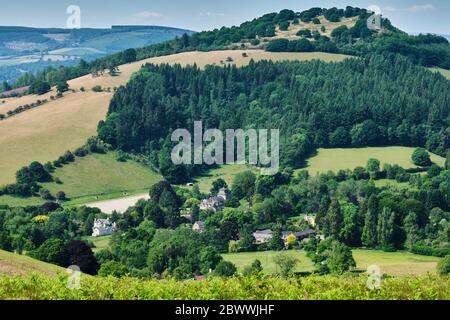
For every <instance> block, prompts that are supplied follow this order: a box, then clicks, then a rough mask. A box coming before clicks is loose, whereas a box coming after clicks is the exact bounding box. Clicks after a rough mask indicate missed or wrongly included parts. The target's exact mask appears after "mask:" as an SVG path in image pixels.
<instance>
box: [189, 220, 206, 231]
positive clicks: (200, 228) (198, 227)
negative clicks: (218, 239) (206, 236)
mask: <svg viewBox="0 0 450 320" xmlns="http://www.w3.org/2000/svg"><path fill="white" fill-rule="evenodd" d="M192 230H193V231H195V232H199V233H202V232H204V231H205V223H204V222H203V221H197V222H196V223H194V225H193V226H192Z"/></svg>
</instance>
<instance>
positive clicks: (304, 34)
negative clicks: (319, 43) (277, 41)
mask: <svg viewBox="0 0 450 320" xmlns="http://www.w3.org/2000/svg"><path fill="white" fill-rule="evenodd" d="M297 36H299V37H305V38H312V33H311V30H308V29H302V30H300V31H298V32H297Z"/></svg>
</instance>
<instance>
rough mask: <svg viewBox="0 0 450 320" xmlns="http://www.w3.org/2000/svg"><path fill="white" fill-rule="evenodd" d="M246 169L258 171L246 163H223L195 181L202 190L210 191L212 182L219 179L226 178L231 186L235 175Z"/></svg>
mask: <svg viewBox="0 0 450 320" xmlns="http://www.w3.org/2000/svg"><path fill="white" fill-rule="evenodd" d="M245 171H253V172H254V173H255V174H257V173H258V169H257V168H255V167H253V166H249V165H245V164H235V165H232V164H230V165H222V166H220V167H219V168H215V169H211V170H209V171H208V173H206V174H205V175H204V176H202V177H198V178H197V179H196V180H195V183H197V184H198V187H199V189H200V191H201V192H204V193H208V192H209V191H210V190H211V188H212V183H213V182H214V181H215V180H217V179H223V180H225V182H226V183H227V185H228V187H229V188H231V187H232V185H233V179H234V177H235V176H236V175H238V174H240V173H242V172H245Z"/></svg>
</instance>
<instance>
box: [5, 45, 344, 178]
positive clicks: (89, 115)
mask: <svg viewBox="0 0 450 320" xmlns="http://www.w3.org/2000/svg"><path fill="white" fill-rule="evenodd" d="M244 52H245V53H247V55H248V56H247V57H243V53H244ZM228 57H230V58H231V59H232V60H233V61H231V62H226V60H227V58H228ZM348 57H349V56H345V55H338V54H328V53H270V52H265V51H262V50H235V51H231V50H222V51H212V52H185V53H180V54H174V55H169V56H163V57H156V58H150V59H146V60H143V61H138V62H135V63H130V64H126V65H123V66H120V67H119V71H120V72H119V74H118V75H117V76H114V77H112V76H109V75H105V76H101V77H95V78H94V77H92V76H91V75H86V76H84V77H80V78H77V79H74V80H71V81H69V86H70V88H71V89H75V90H76V92H75V93H73V92H67V93H65V94H64V97H63V98H61V99H57V100H55V101H51V100H50V97H51V96H52V95H53V96H56V90H55V89H54V88H53V90H52V91H50V92H48V93H46V94H44V95H41V96H36V95H27V96H23V97H20V98H15V99H9V100H7V101H6V102H5V103H4V104H2V105H0V108H1V111H0V112H1V113H6V112H7V111H9V110H14V109H15V108H17V107H19V106H22V105H25V104H31V103H35V102H36V101H37V100H38V99H39V100H44V99H47V100H48V101H49V102H48V103H46V104H44V105H42V106H40V107H37V108H34V109H32V110H28V111H25V112H23V113H21V114H18V115H16V116H14V117H11V118H8V119H5V120H3V121H1V122H0V145H1V146H2V152H0V185H2V184H7V183H12V182H14V174H15V172H16V171H17V170H18V169H20V168H21V167H22V166H25V165H28V164H29V163H31V162H32V161H40V162H43V163H45V162H47V161H53V160H56V159H57V158H58V157H59V156H61V155H62V154H63V153H64V152H65V151H67V150H74V149H76V148H77V147H80V146H81V145H83V144H84V143H85V142H86V140H87V139H88V138H89V137H91V136H93V135H95V134H96V129H97V124H98V122H99V121H100V120H103V119H105V117H106V113H107V110H108V106H109V102H110V100H111V97H112V95H113V93H111V92H100V93H95V92H92V91H91V89H92V87H94V86H97V85H99V86H101V87H103V88H114V87H119V86H121V85H125V84H126V83H127V82H128V80H129V79H130V76H131V75H132V74H133V73H134V72H136V71H138V70H139V69H140V67H141V66H142V65H143V64H145V63H155V64H160V63H168V64H177V63H178V64H181V65H188V64H194V63H197V65H198V66H199V67H205V66H206V65H208V64H215V65H218V66H221V65H225V64H230V63H231V64H235V65H237V66H243V65H245V64H248V63H249V62H250V60H251V59H253V60H255V61H260V60H265V59H268V60H274V61H281V60H303V61H305V60H313V59H318V60H323V61H326V62H332V61H342V60H344V59H346V58H348ZM81 87H84V88H85V90H86V92H81V91H80V88H81Z"/></svg>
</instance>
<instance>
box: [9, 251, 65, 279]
mask: <svg viewBox="0 0 450 320" xmlns="http://www.w3.org/2000/svg"><path fill="white" fill-rule="evenodd" d="M30 272H37V273H40V274H44V275H48V276H54V275H56V274H58V273H65V272H66V270H65V269H64V268H61V267H58V266H55V265H53V264H49V263H45V262H42V261H39V260H35V259H33V258H30V257H27V256H22V255H18V254H14V253H11V252H6V251H3V250H0V275H7V276H12V275H25V274H28V273H30Z"/></svg>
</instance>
